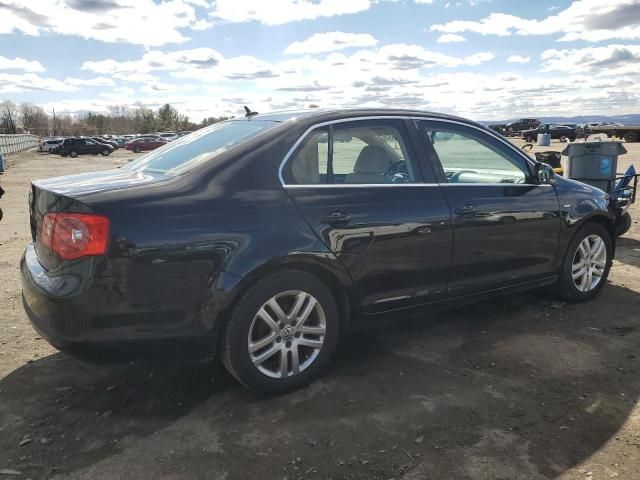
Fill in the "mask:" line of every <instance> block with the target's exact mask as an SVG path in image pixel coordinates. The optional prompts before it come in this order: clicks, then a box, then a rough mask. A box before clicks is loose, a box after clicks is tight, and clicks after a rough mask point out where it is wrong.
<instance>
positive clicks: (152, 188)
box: [21, 110, 615, 392]
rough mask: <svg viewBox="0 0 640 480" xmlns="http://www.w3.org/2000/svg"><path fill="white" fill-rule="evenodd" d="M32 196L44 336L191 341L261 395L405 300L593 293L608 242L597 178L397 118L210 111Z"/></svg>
mask: <svg viewBox="0 0 640 480" xmlns="http://www.w3.org/2000/svg"><path fill="white" fill-rule="evenodd" d="M29 207H30V215H31V233H32V237H33V243H31V244H30V245H29V246H28V247H27V249H26V251H25V254H24V257H23V259H22V262H21V272H22V280H23V297H24V306H25V309H26V311H27V313H28V316H29V318H30V319H31V321H32V323H33V325H34V326H35V328H36V329H37V330H38V331H39V332H41V334H42V335H43V336H44V337H46V338H47V339H48V341H49V342H51V343H52V344H53V345H54V346H56V347H58V348H60V349H66V350H69V351H72V352H74V351H76V349H77V348H78V347H84V348H85V349H86V348H88V349H93V348H96V347H97V346H100V345H106V344H123V343H126V342H131V341H134V340H135V341H149V342H151V341H157V340H161V339H164V340H169V341H170V342H174V343H175V342H177V341H178V340H179V339H190V340H194V341H195V340H196V339H198V340H199V341H200V343H204V344H206V345H207V346H208V347H209V348H211V349H217V351H218V352H219V355H220V356H221V358H222V360H223V361H224V363H225V364H226V366H227V368H228V369H229V371H230V372H231V373H232V374H233V375H234V376H235V377H236V378H237V379H238V380H239V381H240V382H242V383H243V384H244V385H246V386H248V387H250V388H253V389H257V390H262V391H269V392H277V391H284V390H287V389H290V388H295V387H297V386H299V385H302V384H304V383H305V382H308V381H309V380H311V379H312V378H314V377H315V376H316V375H318V373H319V372H320V371H321V369H322V368H323V367H324V366H325V365H326V364H327V362H328V360H329V358H330V357H331V355H332V353H333V351H334V349H335V347H336V342H337V340H338V338H339V335H340V334H341V332H344V331H346V330H348V329H351V328H355V327H358V328H362V327H365V328H366V327H367V326H371V325H373V324H374V323H376V320H378V319H383V318H386V317H388V316H396V317H397V316H399V315H398V312H400V311H402V312H407V311H411V310H416V309H423V308H427V307H430V306H434V305H438V304H442V303H448V304H453V305H459V304H460V303H461V302H463V301H470V300H473V299H477V298H486V297H487V296H488V295H494V294H506V293H510V292H513V291H516V290H523V289H530V288H534V287H541V286H552V290H553V292H554V293H555V294H556V295H558V296H560V297H562V298H564V299H566V300H569V301H585V300H590V299H592V298H593V297H594V296H595V295H596V294H597V293H598V292H599V291H600V289H601V288H602V287H603V286H604V284H605V282H606V279H607V275H608V272H609V268H610V266H611V259H612V257H613V253H614V242H615V237H614V235H613V219H614V214H613V210H612V207H613V206H612V205H611V204H610V198H609V196H608V195H607V194H605V193H604V192H602V191H601V190H598V189H595V188H593V187H590V186H588V185H584V184H581V183H578V182H575V181H571V180H567V179H564V178H561V177H554V175H553V171H552V170H551V168H550V167H549V166H548V165H544V164H541V163H536V162H535V161H534V160H532V159H531V158H529V157H528V156H527V155H526V154H524V153H523V152H522V151H521V150H519V149H518V148H516V147H514V146H513V145H512V144H511V143H509V142H508V141H506V140H505V139H504V138H503V137H502V136H500V135H499V134H497V133H495V132H493V131H491V130H490V129H488V128H485V127H483V126H481V125H478V124H476V123H473V122H470V121H467V120H464V119H461V118H456V117H451V116H446V115H440V114H435V113H424V112H420V111H404V110H336V111H318V110H313V111H303V112H293V113H291V112H289V113H282V114H270V115H251V116H250V117H249V118H246V119H234V120H231V121H226V122H221V123H217V124H215V125H212V126H210V127H207V128H203V129H201V130H198V131H196V132H193V133H191V134H189V135H187V136H185V137H183V138H181V139H179V140H176V141H174V142H172V143H170V144H167V145H165V146H163V147H161V148H159V149H158V150H155V151H153V152H151V153H149V154H147V155H144V156H142V157H141V158H139V159H137V160H136V161H134V162H132V163H131V164H128V165H127V166H126V167H123V168H121V169H118V170H111V171H105V172H96V173H86V174H81V175H73V176H67V177H60V178H53V179H48V180H40V181H34V182H33V186H32V191H31V197H30V205H29Z"/></svg>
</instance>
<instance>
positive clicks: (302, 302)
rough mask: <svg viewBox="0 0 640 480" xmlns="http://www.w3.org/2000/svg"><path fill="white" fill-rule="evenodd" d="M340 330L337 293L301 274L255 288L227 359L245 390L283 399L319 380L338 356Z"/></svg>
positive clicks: (238, 318) (281, 275)
mask: <svg viewBox="0 0 640 480" xmlns="http://www.w3.org/2000/svg"><path fill="white" fill-rule="evenodd" d="M339 330H340V319H339V313H338V307H337V305H336V302H335V300H334V297H333V294H332V293H331V290H330V289H329V288H328V287H327V286H326V285H325V284H324V283H323V282H322V281H320V280H319V279H317V278H316V277H315V276H313V275H311V274H309V273H306V272H303V271H298V270H287V271H282V272H278V273H275V274H273V275H270V276H268V277H266V278H264V279H262V280H260V281H258V282H257V283H256V284H255V285H253V286H252V287H250V288H249V289H248V290H247V291H246V292H245V293H244V294H243V295H242V297H241V298H240V300H239V301H238V303H237V304H236V306H235V307H234V308H233V310H232V312H231V315H230V317H229V320H228V323H227V325H226V327H225V330H224V333H223V339H222V340H223V344H222V351H221V354H222V358H223V362H224V364H225V366H226V367H227V369H228V370H229V372H230V373H231V374H232V375H233V376H234V377H236V378H237V379H238V380H239V381H240V382H241V383H243V384H244V385H245V386H247V387H249V388H251V389H253V390H258V391H262V392H267V393H279V392H284V391H287V390H291V389H294V388H297V387H300V386H302V385H304V384H306V383H308V382H309V381H311V380H312V379H313V378H315V377H316V376H317V375H318V374H319V373H320V371H321V370H322V368H323V367H324V366H325V365H326V364H327V362H328V361H329V359H330V357H331V354H332V353H333V351H334V350H335V347H336V343H337V340H338V335H339Z"/></svg>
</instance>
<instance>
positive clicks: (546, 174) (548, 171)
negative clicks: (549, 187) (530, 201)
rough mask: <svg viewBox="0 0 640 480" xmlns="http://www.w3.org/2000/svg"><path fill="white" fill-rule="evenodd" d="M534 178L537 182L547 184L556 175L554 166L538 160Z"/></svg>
mask: <svg viewBox="0 0 640 480" xmlns="http://www.w3.org/2000/svg"><path fill="white" fill-rule="evenodd" d="M534 170H535V172H534V178H535V180H536V181H537V183H540V184H545V183H549V182H550V181H551V179H552V178H553V176H554V173H553V168H551V165H547V164H546V163H542V162H538V163H536V166H535V168H534Z"/></svg>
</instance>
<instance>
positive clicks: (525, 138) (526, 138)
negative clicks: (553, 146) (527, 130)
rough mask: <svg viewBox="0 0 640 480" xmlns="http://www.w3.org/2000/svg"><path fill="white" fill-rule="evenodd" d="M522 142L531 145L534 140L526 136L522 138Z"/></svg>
mask: <svg viewBox="0 0 640 480" xmlns="http://www.w3.org/2000/svg"><path fill="white" fill-rule="evenodd" d="M524 141H525V142H527V143H533V142H534V141H535V139H534V138H533V137H532V136H531V135H527V136H526V137H524Z"/></svg>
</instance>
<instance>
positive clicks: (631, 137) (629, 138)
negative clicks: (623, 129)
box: [623, 132, 638, 143]
mask: <svg viewBox="0 0 640 480" xmlns="http://www.w3.org/2000/svg"><path fill="white" fill-rule="evenodd" d="M623 138H624V141H625V142H628V143H633V142H637V141H638V134H637V132H627V133H625V134H624V137H623Z"/></svg>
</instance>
